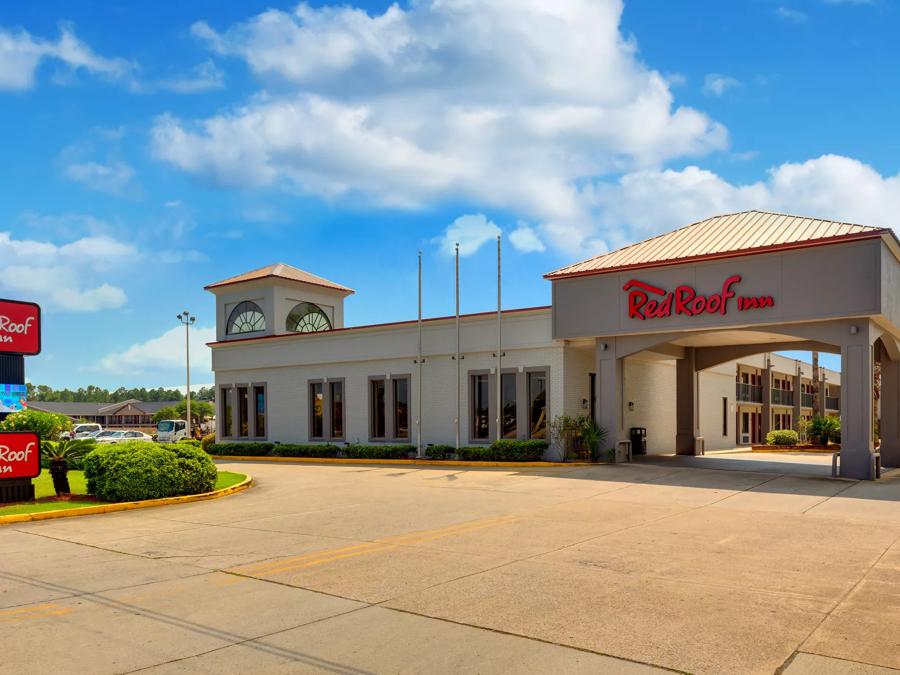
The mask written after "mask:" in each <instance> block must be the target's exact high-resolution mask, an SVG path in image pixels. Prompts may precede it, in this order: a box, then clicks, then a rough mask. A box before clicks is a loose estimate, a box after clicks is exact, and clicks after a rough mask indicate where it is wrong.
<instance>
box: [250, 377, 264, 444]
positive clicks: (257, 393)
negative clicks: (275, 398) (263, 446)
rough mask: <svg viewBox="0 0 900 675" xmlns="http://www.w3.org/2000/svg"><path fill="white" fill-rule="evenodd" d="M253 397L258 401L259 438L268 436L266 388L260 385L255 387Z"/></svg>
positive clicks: (257, 424)
mask: <svg viewBox="0 0 900 675" xmlns="http://www.w3.org/2000/svg"><path fill="white" fill-rule="evenodd" d="M253 398H254V399H255V401H256V429H255V434H256V437H257V438H265V436H266V388H265V387H263V386H260V385H257V386H255V387H253Z"/></svg>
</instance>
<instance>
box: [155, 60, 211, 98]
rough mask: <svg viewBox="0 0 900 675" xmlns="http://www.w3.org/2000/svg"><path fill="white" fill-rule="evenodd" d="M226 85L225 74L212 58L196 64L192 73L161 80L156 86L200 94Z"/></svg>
mask: <svg viewBox="0 0 900 675" xmlns="http://www.w3.org/2000/svg"><path fill="white" fill-rule="evenodd" d="M224 86H225V74H224V73H223V72H222V71H221V70H219V68H218V67H217V66H216V64H215V63H213V62H212V60H211V59H208V60H206V61H204V62H203V63H200V64H198V65H196V66H194V67H193V68H192V69H191V71H190V73H188V74H186V75H180V76H178V77H172V78H169V79H163V80H159V82H157V83H156V85H155V88H157V89H165V90H167V91H174V92H175V93H177V94H199V93H202V92H205V91H212V90H214V89H222V88H223V87H224Z"/></svg>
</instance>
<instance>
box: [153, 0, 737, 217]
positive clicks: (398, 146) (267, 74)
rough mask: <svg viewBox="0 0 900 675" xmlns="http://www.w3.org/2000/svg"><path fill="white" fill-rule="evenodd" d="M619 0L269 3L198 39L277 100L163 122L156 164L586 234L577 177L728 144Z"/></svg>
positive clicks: (224, 180) (232, 181)
mask: <svg viewBox="0 0 900 675" xmlns="http://www.w3.org/2000/svg"><path fill="white" fill-rule="evenodd" d="M621 13H622V3H621V1H620V0H560V1H559V2H553V3H548V2H544V1H543V0H522V1H520V2H515V3H511V2H508V0H484V1H483V2H478V3H475V2H470V1H468V0H452V1H449V2H447V1H437V0H423V2H417V3H412V4H411V5H410V6H409V7H408V8H403V7H400V6H399V5H392V6H391V7H389V8H388V9H387V10H385V11H384V12H383V13H381V14H374V15H370V14H367V13H366V12H365V11H363V10H361V9H357V8H354V7H348V6H341V7H323V8H313V7H311V6H309V5H307V4H300V5H299V6H297V7H296V8H295V9H294V10H293V11H292V12H287V11H280V10H268V11H266V12H263V13H262V14H259V15H258V16H255V17H252V18H250V19H249V20H247V21H244V22H240V23H237V24H235V25H232V26H230V27H226V28H225V29H224V30H220V29H216V28H213V27H211V26H210V25H209V24H207V23H203V22H201V23H197V24H195V25H194V27H193V33H194V35H195V36H197V37H198V38H199V39H201V40H202V41H204V42H205V43H206V44H207V45H208V46H209V48H210V49H211V50H212V51H213V52H215V53H216V54H218V55H220V56H222V57H234V58H238V59H241V60H243V61H244V62H245V63H246V64H247V66H248V67H249V69H250V70H251V71H252V72H253V73H254V74H255V75H256V76H257V77H258V78H259V79H260V81H262V82H263V83H264V86H265V87H266V89H265V91H263V92H261V93H260V94H258V95H257V96H255V97H253V98H252V99H250V100H249V101H247V102H245V104H244V105H242V106H240V107H237V108H234V109H231V110H228V111H225V112H218V113H216V114H212V115H210V116H208V117H205V118H202V119H196V120H183V119H178V118H176V117H173V116H171V115H163V116H161V117H159V118H158V119H157V120H156V122H155V124H154V128H153V131H152V147H153V151H154V154H155V156H156V157H157V158H158V159H160V160H162V161H165V162H168V163H170V164H172V165H174V166H176V167H178V168H180V169H182V170H184V171H186V172H189V173H192V174H195V175H198V176H200V177H203V178H205V179H207V180H212V181H215V182H218V183H220V184H224V185H233V186H241V187H253V186H256V187H263V186H265V187H268V186H276V187H282V188H284V189H287V190H291V191H297V190H300V191H304V192H307V193H312V194H317V195H322V196H325V197H327V198H335V197H339V196H341V195H346V194H348V193H349V194H354V193H355V194H361V195H363V196H365V197H366V198H367V199H370V200H371V201H373V202H374V203H376V204H382V205H390V206H400V207H416V206H419V205H422V204H426V203H433V202H434V201H449V200H454V199H464V200H467V201H471V202H475V203H478V204H485V205H488V206H494V207H499V208H508V209H512V210H514V211H515V212H517V213H519V214H521V215H523V216H527V217H529V218H533V219H535V220H538V221H547V222H550V221H552V222H555V223H562V224H563V225H564V226H567V227H576V228H582V227H583V225H582V223H583V222H584V221H586V220H587V219H588V216H589V214H587V213H586V212H585V210H584V204H583V203H582V201H581V200H580V198H579V190H578V187H577V186H578V185H579V184H580V183H581V182H583V181H584V180H590V179H596V178H599V177H602V176H604V175H611V174H613V173H619V172H622V171H631V170H637V169H642V168H649V167H655V166H659V165H660V164H661V163H663V162H665V161H666V160H669V159H672V158H678V157H684V156H697V155H703V154H705V153H708V152H710V151H713V150H717V149H721V148H724V147H726V146H727V142H728V140H727V132H726V131H725V129H724V127H722V126H721V125H720V124H718V123H716V122H715V121H713V120H711V119H710V118H709V117H708V116H706V115H705V114H703V113H702V112H699V111H697V110H694V109H692V108H688V107H680V106H677V105H675V103H674V101H673V96H672V93H671V91H670V88H669V82H668V81H667V79H666V77H664V76H663V75H662V74H660V73H659V72H657V71H655V70H652V69H651V68H648V67H647V66H646V65H645V64H644V63H643V62H642V61H641V60H640V59H639V58H638V55H637V47H636V45H635V44H634V42H633V40H631V39H629V38H625V37H623V35H622V34H621V32H620V30H619V21H620V18H621Z"/></svg>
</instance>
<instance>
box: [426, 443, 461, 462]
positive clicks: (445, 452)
mask: <svg viewBox="0 0 900 675" xmlns="http://www.w3.org/2000/svg"><path fill="white" fill-rule="evenodd" d="M455 452H456V448H454V447H453V446H452V445H429V446H428V447H427V448H425V455H426V456H427V457H428V459H450V458H451V457H452V456H453V454H454V453H455Z"/></svg>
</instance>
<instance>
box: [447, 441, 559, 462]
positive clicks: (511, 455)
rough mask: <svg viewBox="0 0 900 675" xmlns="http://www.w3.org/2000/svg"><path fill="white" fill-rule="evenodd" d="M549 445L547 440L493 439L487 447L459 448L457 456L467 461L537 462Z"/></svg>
mask: <svg viewBox="0 0 900 675" xmlns="http://www.w3.org/2000/svg"><path fill="white" fill-rule="evenodd" d="M548 447H549V443H547V441H537V440H534V441H513V440H502V441H494V442H493V443H491V444H490V445H489V446H487V447H481V446H475V447H469V448H460V449H459V458H460V459H462V460H465V461H469V462H538V461H540V460H541V458H542V457H543V456H544V451H545V450H546V449H547V448H548Z"/></svg>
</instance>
